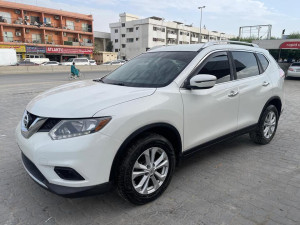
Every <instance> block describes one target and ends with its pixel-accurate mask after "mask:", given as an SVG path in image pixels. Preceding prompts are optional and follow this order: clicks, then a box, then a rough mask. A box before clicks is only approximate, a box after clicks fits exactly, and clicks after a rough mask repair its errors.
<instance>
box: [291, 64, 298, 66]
mask: <svg viewBox="0 0 300 225" xmlns="http://www.w3.org/2000/svg"><path fill="white" fill-rule="evenodd" d="M291 66H300V63H293V64H292V65H291Z"/></svg>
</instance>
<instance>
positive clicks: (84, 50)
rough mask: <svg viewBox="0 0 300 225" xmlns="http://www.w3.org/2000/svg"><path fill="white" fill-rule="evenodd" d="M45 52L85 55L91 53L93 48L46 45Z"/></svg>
mask: <svg viewBox="0 0 300 225" xmlns="http://www.w3.org/2000/svg"><path fill="white" fill-rule="evenodd" d="M46 52H47V53H54V54H78V55H86V54H93V49H87V48H59V47H47V48H46Z"/></svg>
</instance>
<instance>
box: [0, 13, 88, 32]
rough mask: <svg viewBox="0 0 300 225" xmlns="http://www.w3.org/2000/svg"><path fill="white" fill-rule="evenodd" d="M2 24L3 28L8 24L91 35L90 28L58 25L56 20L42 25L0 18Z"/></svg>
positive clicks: (22, 20) (36, 22)
mask: <svg viewBox="0 0 300 225" xmlns="http://www.w3.org/2000/svg"><path fill="white" fill-rule="evenodd" d="M1 24H3V25H4V26H5V25H7V24H10V25H12V26H14V27H25V28H35V29H46V30H60V31H64V32H68V31H69V32H72V31H75V32H85V33H92V32H93V30H92V26H91V25H87V26H74V25H70V24H68V25H66V24H60V22H59V21H58V20H55V21H51V22H46V23H42V22H40V21H35V22H31V21H30V20H29V19H28V20H25V19H22V18H21V17H17V18H10V17H3V16H0V25H1Z"/></svg>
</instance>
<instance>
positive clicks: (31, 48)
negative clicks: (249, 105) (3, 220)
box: [26, 46, 46, 53]
mask: <svg viewBox="0 0 300 225" xmlns="http://www.w3.org/2000/svg"><path fill="white" fill-rule="evenodd" d="M26 53H46V48H45V47H38V46H26Z"/></svg>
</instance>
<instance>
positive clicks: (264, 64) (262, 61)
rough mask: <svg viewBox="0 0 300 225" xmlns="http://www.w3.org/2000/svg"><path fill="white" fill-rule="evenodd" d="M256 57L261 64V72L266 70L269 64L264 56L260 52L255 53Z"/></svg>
mask: <svg viewBox="0 0 300 225" xmlns="http://www.w3.org/2000/svg"><path fill="white" fill-rule="evenodd" d="M257 57H258V59H259V61H260V63H261V65H262V68H263V72H265V71H266V69H267V68H268V66H269V61H268V60H267V59H266V57H265V56H264V55H262V54H257Z"/></svg>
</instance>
